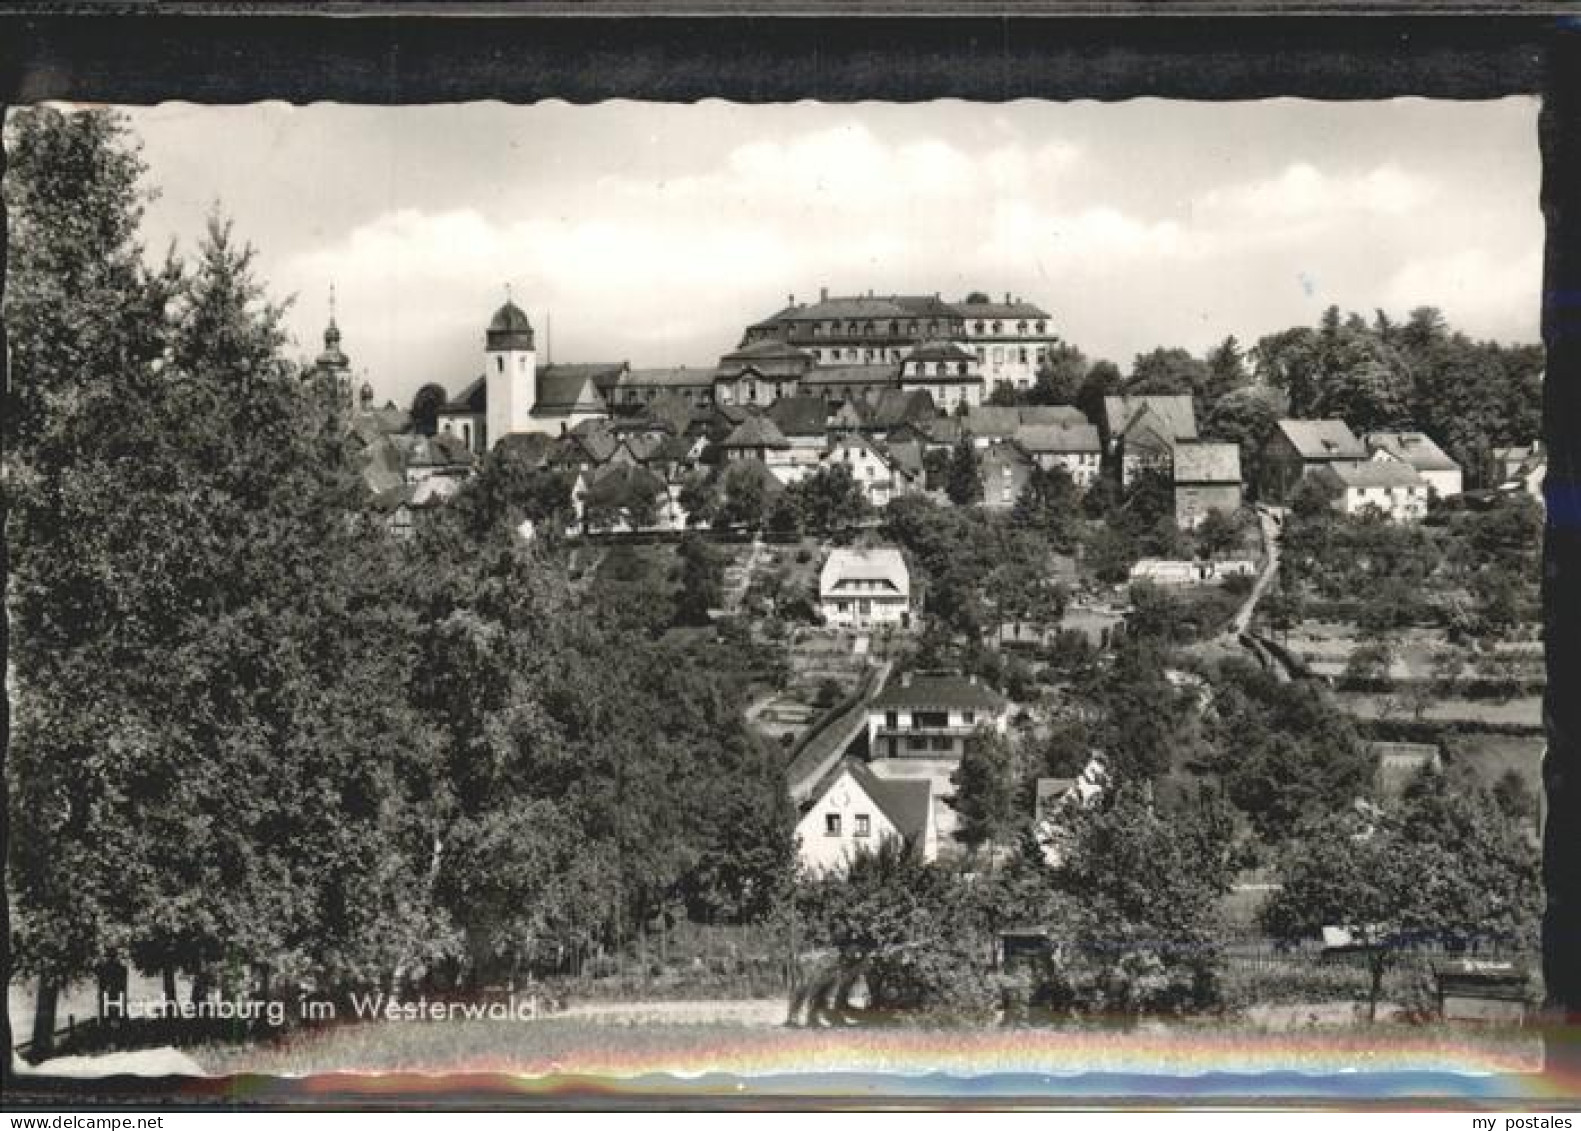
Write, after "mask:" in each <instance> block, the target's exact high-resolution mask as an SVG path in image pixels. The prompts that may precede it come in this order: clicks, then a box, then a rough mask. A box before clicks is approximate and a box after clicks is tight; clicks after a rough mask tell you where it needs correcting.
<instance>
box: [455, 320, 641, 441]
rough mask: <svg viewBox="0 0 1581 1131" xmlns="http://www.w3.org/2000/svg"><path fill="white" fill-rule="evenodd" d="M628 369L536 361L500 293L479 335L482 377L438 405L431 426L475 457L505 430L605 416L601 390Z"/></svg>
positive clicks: (537, 429)
mask: <svg viewBox="0 0 1581 1131" xmlns="http://www.w3.org/2000/svg"><path fill="white" fill-rule="evenodd" d="M628 369H629V366H628V365H627V364H626V363H625V362H623V361H620V362H608V363H601V364H594V365H543V366H540V365H539V364H538V351H537V345H536V335H535V334H534V332H533V328H532V323H531V322H530V321H528V318H527V314H526V312H525V311H523V310H522V309H521V307H519V306H517V305H516V304H515V303H514V302H512V301H510V299H509V298H507V299H506V301H505V305H504V306H502V307H500V308H499V309H498V310H496V311H495V312H494V317H493V318H491V319H490V320H489V326H488V330H487V331H486V332H485V334H484V350H483V373H482V375H481V376H479V377H478V378H476V379H475V380H474V381H472V383H471V384H469V385H468V386H467V387H466V388H465V389H463V390H462V391H461V392H460V393H459V394H457V395H456V397H454V398H453V399H452V400H450V401H447V402H446V403H445V404H444V406H443V407H441V408H440V410H439V413H438V426H439V431H440V432H443V433H448V434H450V435H453V436H459V437H460V438H461V440H462V442H463V443H465V444H466V445H467V447H468V448H470V449H471V450H472V451H473V452H475V453H477V454H479V455H482V454H483V453H484V452H486V451H488V450H489V448H490V447H492V446H493V445H494V444H496V443H498V442H499V441H500V440H501V439H503V438H504V437H506V436H510V435H518V434H522V433H541V434H544V435H549V436H558V435H560V434H562V433H564V432H569V431H570V430H571V429H573V428H575V427H576V426H577V425H578V424H581V423H582V422H583V421H587V420H597V419H601V418H604V417H607V416H608V415H609V399H608V395H609V393H610V392H611V391H612V390H613V389H614V387H615V385H616V384H617V383H618V382H619V381H620V378H621V377H622V375H623V374H625V373H626V372H627V370H628Z"/></svg>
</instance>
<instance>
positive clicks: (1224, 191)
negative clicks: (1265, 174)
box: [1202, 162, 1438, 223]
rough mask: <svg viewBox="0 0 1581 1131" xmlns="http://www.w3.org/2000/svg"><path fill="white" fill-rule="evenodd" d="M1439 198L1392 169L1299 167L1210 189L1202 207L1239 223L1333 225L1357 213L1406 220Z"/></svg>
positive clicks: (1425, 183) (1422, 181) (1431, 188)
mask: <svg viewBox="0 0 1581 1131" xmlns="http://www.w3.org/2000/svg"><path fill="white" fill-rule="evenodd" d="M1437 195H1438V191H1437V186H1436V185H1435V184H1434V183H1433V182H1432V181H1430V180H1428V179H1426V178H1423V177H1418V176H1413V175H1411V174H1409V173H1407V172H1405V171H1404V170H1402V169H1400V168H1398V167H1396V166H1395V165H1393V164H1385V165H1380V166H1377V167H1376V168H1373V169H1369V170H1367V171H1365V172H1360V173H1325V172H1323V171H1322V170H1320V169H1318V168H1316V167H1314V166H1313V165H1310V164H1308V163H1306V162H1297V163H1295V164H1292V165H1289V166H1287V167H1286V168H1285V169H1284V170H1283V171H1282V172H1280V173H1279V174H1277V175H1276V176H1273V177H1269V178H1264V179H1262V180H1255V181H1248V182H1243V183H1240V184H1236V185H1229V186H1226V187H1224V188H1219V189H1214V190H1212V191H1210V192H1208V193H1207V194H1206V195H1205V196H1204V197H1203V202H1202V203H1203V211H1204V212H1205V213H1206V214H1207V215H1208V216H1218V217H1225V218H1228V217H1235V218H1238V219H1239V220H1241V221H1242V222H1257V221H1270V220H1272V221H1280V220H1305V221H1312V220H1318V221H1321V222H1330V223H1332V222H1335V221H1337V220H1340V219H1343V218H1345V217H1349V216H1353V215H1355V214H1367V215H1382V216H1402V215H1406V214H1408V213H1410V212H1413V211H1416V210H1419V209H1423V208H1427V207H1430V206H1431V205H1432V204H1433V201H1434V199H1435V197H1436V196H1437Z"/></svg>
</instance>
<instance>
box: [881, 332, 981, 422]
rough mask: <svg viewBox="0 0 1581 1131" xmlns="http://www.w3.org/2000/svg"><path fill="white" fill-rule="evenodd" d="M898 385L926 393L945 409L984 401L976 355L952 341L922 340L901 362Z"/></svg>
mask: <svg viewBox="0 0 1581 1131" xmlns="http://www.w3.org/2000/svg"><path fill="white" fill-rule="evenodd" d="M900 387H901V389H903V390H905V391H906V392H926V393H927V394H929V395H930V396H931V397H932V398H933V403H934V404H936V405H938V407H939V408H941V409H943V410H944V411H946V412H949V411H953V410H955V409H956V408H958V407H959V406H961V405H966V406H968V407H970V406H972V405H980V404H982V403H983V377H982V373H981V372H980V371H979V363H978V360H977V355H976V354H974V353H972V352H971V351H970V350H968V349H966V348H965V347H964V346H959V345H956V344H955V343H954V342H946V341H933V342H924V343H922V344H921V345H920V346H918V347H917V348H916V349H914V350H912V351H911V352H910V353H908V354H907V355H906V357H905V360H904V361H902V362H901V363H900Z"/></svg>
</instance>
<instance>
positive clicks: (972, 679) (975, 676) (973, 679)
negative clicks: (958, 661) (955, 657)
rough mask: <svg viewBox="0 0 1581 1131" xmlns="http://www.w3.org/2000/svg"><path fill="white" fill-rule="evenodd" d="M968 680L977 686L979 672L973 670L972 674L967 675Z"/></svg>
mask: <svg viewBox="0 0 1581 1131" xmlns="http://www.w3.org/2000/svg"><path fill="white" fill-rule="evenodd" d="M966 682H967V683H969V684H971V685H972V686H973V687H976V686H977V673H976V672H973V673H972V674H971V675H969V676H967V677H966Z"/></svg>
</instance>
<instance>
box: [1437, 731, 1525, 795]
mask: <svg viewBox="0 0 1581 1131" xmlns="http://www.w3.org/2000/svg"><path fill="white" fill-rule="evenodd" d="M1547 748H1548V740H1547V739H1546V738H1544V737H1543V736H1542V735H1532V736H1530V737H1528V736H1526V735H1520V734H1465V735H1458V736H1456V738H1455V740H1454V751H1455V758H1456V760H1457V762H1459V763H1461V764H1463V765H1466V766H1469V767H1470V768H1471V769H1473V770H1475V771H1476V774H1477V777H1478V778H1479V779H1481V781H1482V782H1483V783H1484V784H1485V785H1490V786H1491V785H1493V784H1494V783H1495V782H1497V781H1498V780H1499V778H1500V777H1502V776H1503V775H1504V773H1505V772H1506V771H1508V770H1514V771H1515V772H1516V773H1517V774H1519V775H1520V776H1521V780H1522V781H1523V782H1525V783H1526V787H1527V788H1528V789H1530V790H1532V791H1534V792H1535V791H1537V790H1540V789H1542V786H1543V751H1544V750H1546V749H1547Z"/></svg>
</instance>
